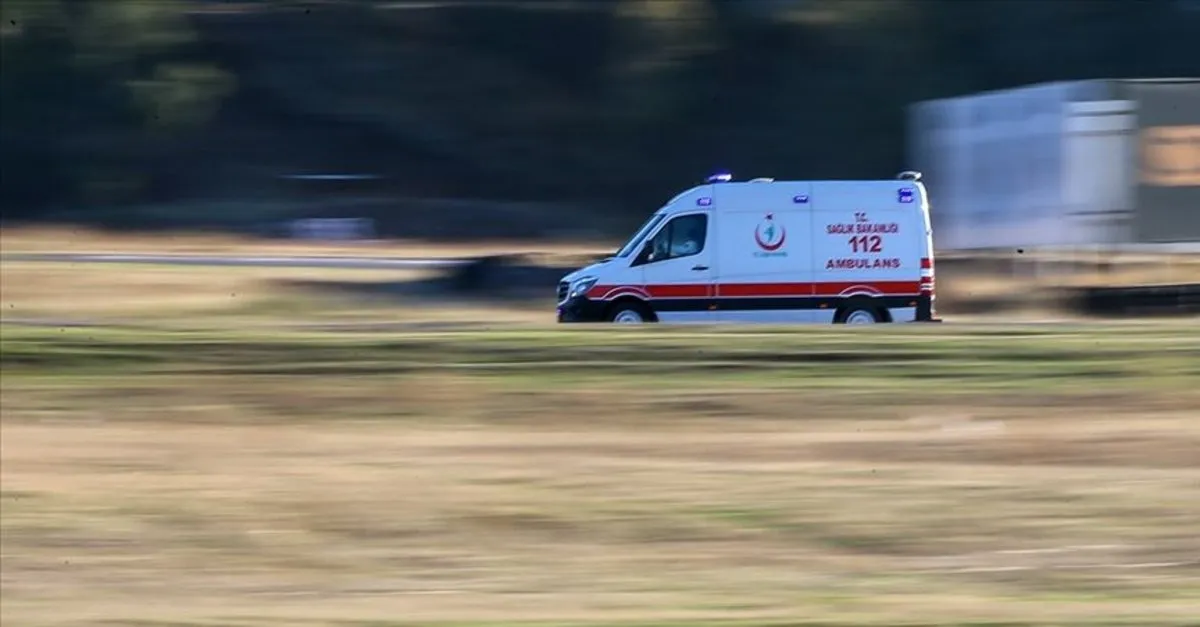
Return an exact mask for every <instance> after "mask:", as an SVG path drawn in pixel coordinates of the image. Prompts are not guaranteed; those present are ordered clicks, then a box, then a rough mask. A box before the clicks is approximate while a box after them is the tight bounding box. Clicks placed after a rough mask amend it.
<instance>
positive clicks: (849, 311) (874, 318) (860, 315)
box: [835, 305, 883, 325]
mask: <svg viewBox="0 0 1200 627" xmlns="http://www.w3.org/2000/svg"><path fill="white" fill-rule="evenodd" d="M882 321H883V320H882V318H881V317H880V315H879V311H878V310H876V309H875V308H873V307H866V306H862V305H854V306H850V307H847V308H846V310H845V311H843V312H842V313H841V315H839V316H838V317H837V320H836V321H835V322H836V323H837V324H854V325H859V324H879V323H880V322H882Z"/></svg>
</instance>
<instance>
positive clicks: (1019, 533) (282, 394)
mask: <svg viewBox="0 0 1200 627" xmlns="http://www.w3.org/2000/svg"><path fill="white" fill-rule="evenodd" d="M5 252H8V251H7V250H6V251H5ZM314 276H316V277H319V278H324V279H328V280H330V281H341V282H345V283H354V282H370V283H380V282H397V283H398V282H399V281H400V280H401V279H403V278H412V276H410V275H401V274H398V273H392V272H382V273H381V272H362V271H324V270H322V271H314V270H286V269H250V268H247V269H233V268H171V267H151V266H136V267H135V266H128V267H123V266H87V265H79V266H71V265H69V264H30V263H12V262H5V263H4V264H3V265H2V266H0V302H2V304H3V313H2V314H0V323H2V326H0V586H2V588H3V602H2V603H0V623H2V624H3V625H5V626H6V627H8V626H24V625H31V626H32V625H38V626H40V625H69V626H72V627H73V626H77V625H136V626H141V627H149V626H156V627H157V626H162V627H165V626H167V625H172V626H188V627H200V626H204V627H216V626H233V627H243V626H245V627H249V626H263V627H266V626H283V625H289V626H290V625H302V626H312V627H316V626H325V625H329V626H338V627H368V626H370V627H385V626H397V627H398V626H401V625H456V626H459V627H466V626H470V627H500V626H505V627H516V626H528V627H532V626H534V625H536V626H538V627H566V626H570V627H581V626H584V625H589V626H599V625H612V626H620V627H634V626H638V627H667V626H670V627H683V626H685V625H687V626H692V625H698V626H701V627H705V626H708V627H714V626H717V625H720V626H722V627H732V626H740V627H751V626H755V627H757V626H764V627H766V626H774V627H783V626H784V625H810V626H825V627H833V626H839V627H850V626H883V625H906V626H918V625H947V626H967V625H971V626H975V627H983V626H985V625H986V626H989V627H999V626H1001V625H1003V626H1006V627H1033V626H1042V625H1089V626H1100V625H1122V626H1129V627H1133V626H1137V627H1143V626H1144V627H1164V626H1168V625H1169V626H1172V627H1175V626H1180V627H1182V626H1184V625H1195V624H1196V623H1197V619H1198V617H1200V600H1198V599H1200V533H1198V532H1197V523H1196V521H1197V520H1200V333H1197V332H1196V329H1197V322H1196V321H1195V320H1185V321H1177V322H1131V323H1112V324H1086V325H1085V324H1077V323H1056V324H1016V323H1014V324H1004V325H1001V324H988V325H972V324H957V323H948V324H945V325H933V326H927V327H920V328H914V327H911V326H909V327H899V326H897V327H892V328H883V327H880V328H871V329H829V328H805V329H770V328H741V329H737V328H733V329H710V328H646V329H632V330H630V329H611V328H589V329H575V328H554V327H547V326H546V324H545V323H546V322H547V319H548V317H549V311H550V310H549V309H548V306H549V303H539V302H491V301H469V300H464V299H451V298H448V297H445V296H444V295H438V296H437V297H433V296H431V295H429V294H423V293H420V292H419V291H417V292H410V291H406V290H405V289H403V288H401V287H398V286H397V287H395V289H392V290H390V291H384V292H381V293H380V294H379V295H376V296H370V295H359V296H356V297H353V298H352V297H350V296H349V295H348V294H350V293H351V292H318V291H313V290H310V289H302V288H297V287H296V285H295V284H294V283H292V281H294V280H299V279H307V280H311V279H313V278H314Z"/></svg>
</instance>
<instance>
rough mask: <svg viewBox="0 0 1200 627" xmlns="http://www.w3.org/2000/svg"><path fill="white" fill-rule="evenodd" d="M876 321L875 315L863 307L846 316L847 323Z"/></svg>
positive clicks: (872, 322) (870, 322)
mask: <svg viewBox="0 0 1200 627" xmlns="http://www.w3.org/2000/svg"><path fill="white" fill-rule="evenodd" d="M874 323H875V316H874V315H872V314H871V312H869V311H864V310H862V309H859V310H858V311H853V312H850V315H849V316H846V324H874Z"/></svg>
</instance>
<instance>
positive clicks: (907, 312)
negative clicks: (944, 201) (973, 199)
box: [557, 171, 940, 324]
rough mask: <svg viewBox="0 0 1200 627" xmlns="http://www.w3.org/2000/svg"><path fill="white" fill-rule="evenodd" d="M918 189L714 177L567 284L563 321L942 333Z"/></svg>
mask: <svg viewBox="0 0 1200 627" xmlns="http://www.w3.org/2000/svg"><path fill="white" fill-rule="evenodd" d="M920 179H921V174H920V173H919V172H912V171H908V172H902V173H900V174H899V175H898V176H897V177H896V178H895V179H890V180H863V181H776V180H774V179H768V178H756V179H752V180H748V181H734V180H733V177H732V176H731V175H729V174H718V175H714V176H711V177H709V178H708V179H706V180H705V182H704V184H703V185H700V186H697V187H693V188H691V189H689V190H687V191H684V192H682V193H680V194H679V195H677V196H675V197H674V198H672V199H671V201H670V202H668V203H667V204H666V205H664V206H663V207H662V208H661V209H659V210H658V211H656V212H655V213H654V214H653V215H652V216H650V218H649V219H648V220H647V221H646V222H645V223H644V224H643V225H642V227H641V228H640V229H638V230H637V232H636V233H634V235H633V237H631V238H630V239H629V241H628V242H627V243H626V244H625V245H624V246H622V247H621V249H620V250H618V251H616V253H615V254H613V255H612V256H611V257H608V258H606V259H603V260H601V261H599V262H598V263H595V264H592V265H589V266H587V267H584V268H581V269H579V270H576V271H575V272H572V273H570V274H568V275H566V276H565V277H563V278H562V280H561V281H560V282H559V284H558V290H557V301H558V311H557V315H558V321H559V322H563V323H566V322H613V323H622V324H638V323H656V322H662V323H678V322H698V323H720V322H764V323H823V324H876V323H889V322H940V320H938V319H937V318H936V317H935V315H936V312H935V307H934V301H935V294H934V282H933V276H934V275H933V237H932V231H931V230H930V223H929V198H928V196H927V194H926V190H925V186H924V185H923V184H922V183H921V180H920Z"/></svg>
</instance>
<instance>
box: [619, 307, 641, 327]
mask: <svg viewBox="0 0 1200 627" xmlns="http://www.w3.org/2000/svg"><path fill="white" fill-rule="evenodd" d="M613 322H618V323H621V324H640V323H641V322H642V315H641V314H639V313H638V312H636V311H634V310H632V309H622V310H621V311H619V312H617V315H616V317H614V318H613Z"/></svg>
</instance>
